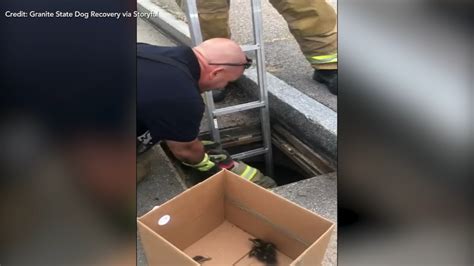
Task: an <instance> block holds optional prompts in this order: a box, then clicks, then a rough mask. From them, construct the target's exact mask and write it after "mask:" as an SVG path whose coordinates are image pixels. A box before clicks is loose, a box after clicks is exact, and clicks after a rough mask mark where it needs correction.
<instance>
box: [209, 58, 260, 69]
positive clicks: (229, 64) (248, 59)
mask: <svg viewBox="0 0 474 266" xmlns="http://www.w3.org/2000/svg"><path fill="white" fill-rule="evenodd" d="M245 60H247V62H246V63H243V64H235V63H208V64H209V65H215V66H243V67H244V69H248V68H250V66H252V59H250V58H248V57H245Z"/></svg>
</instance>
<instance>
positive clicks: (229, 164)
mask: <svg viewBox="0 0 474 266" xmlns="http://www.w3.org/2000/svg"><path fill="white" fill-rule="evenodd" d="M208 154H209V159H210V160H211V161H213V162H214V163H215V164H217V165H218V166H219V168H221V169H224V168H225V169H227V170H230V169H232V168H233V167H234V160H232V158H231V157H230V154H229V153H228V152H227V151H226V150H210V151H209V152H208Z"/></svg>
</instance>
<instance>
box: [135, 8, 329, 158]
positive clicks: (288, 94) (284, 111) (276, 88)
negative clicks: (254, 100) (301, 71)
mask: <svg viewBox="0 0 474 266" xmlns="http://www.w3.org/2000/svg"><path fill="white" fill-rule="evenodd" d="M137 9H138V11H139V12H153V13H156V14H158V16H151V17H150V18H148V21H149V22H150V23H152V24H154V25H155V26H157V27H158V28H160V29H161V30H162V31H164V32H165V33H166V34H168V35H170V36H171V37H173V38H174V39H176V40H177V41H178V42H180V43H183V44H186V45H191V39H190V34H189V28H188V25H187V24H186V23H185V22H183V21H181V20H178V19H177V18H176V17H175V16H174V15H172V14H170V13H169V12H167V11H166V10H165V9H163V8H160V7H159V6H157V5H156V4H154V3H152V2H151V1H150V0H138V1H137ZM246 76H247V77H248V78H249V79H251V80H252V81H254V82H256V81H257V74H256V71H255V69H249V70H247V71H246ZM266 76H267V88H268V94H269V101H270V109H271V113H272V117H273V118H276V119H278V120H281V121H283V122H284V123H285V124H286V125H288V126H290V127H291V128H293V129H297V130H294V131H293V134H295V135H296V136H298V137H299V138H301V139H302V140H304V142H306V143H307V144H308V145H310V146H311V147H312V148H314V149H318V150H322V151H324V152H325V153H326V154H327V155H328V156H329V157H331V158H333V159H336V158H337V113H336V112H335V111H333V110H332V109H330V108H328V107H326V106H325V105H323V104H321V103H319V102H318V101H316V100H314V99H312V98H310V97H308V96H307V95H305V94H303V93H301V92H300V91H299V90H297V89H295V88H294V87H292V86H290V85H288V84H287V83H286V82H284V81H282V80H280V79H279V78H277V77H275V76H274V75H272V74H271V73H268V72H266ZM244 80H245V79H244ZM252 87H253V86H244V89H246V90H247V91H248V92H250V93H251V94H254V93H255V90H254V89H252Z"/></svg>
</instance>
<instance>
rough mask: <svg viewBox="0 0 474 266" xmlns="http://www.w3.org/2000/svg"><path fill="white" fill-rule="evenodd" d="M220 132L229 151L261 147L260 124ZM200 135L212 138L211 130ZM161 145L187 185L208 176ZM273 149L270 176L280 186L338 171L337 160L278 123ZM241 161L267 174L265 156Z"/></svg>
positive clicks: (274, 126) (235, 152)
mask: <svg viewBox="0 0 474 266" xmlns="http://www.w3.org/2000/svg"><path fill="white" fill-rule="evenodd" d="M220 135H221V144H222V148H223V149H225V150H227V151H228V152H229V153H230V154H237V153H240V152H244V151H248V150H252V149H256V148H259V147H262V136H261V129H260V126H259V125H250V126H246V127H241V126H240V127H229V128H224V129H221V130H220ZM199 138H200V139H201V140H210V139H212V138H211V136H210V133H209V132H204V133H202V134H200V136H199ZM162 146H163V149H164V150H165V152H166V153H167V154H168V157H169V158H170V160H171V161H172V162H173V163H174V165H175V168H176V170H177V172H178V174H179V176H180V177H181V179H182V181H183V182H184V184H185V185H186V186H187V187H191V186H193V185H195V184H197V183H199V182H200V181H202V180H203V179H205V178H206V177H205V176H202V175H200V173H198V172H197V171H194V170H192V169H190V168H188V167H184V166H183V165H182V164H181V163H180V162H179V161H177V160H176V159H174V157H173V156H171V153H170V151H169V150H168V149H167V147H166V145H162ZM272 151H273V173H274V174H273V176H271V177H272V178H273V179H274V180H275V182H276V183H277V185H278V186H282V185H286V184H289V183H293V182H297V181H300V180H303V179H308V178H311V177H315V176H318V175H324V174H328V173H332V172H334V171H336V163H335V161H334V160H331V159H330V158H329V157H328V156H325V155H324V154H322V153H321V152H318V151H315V150H314V149H311V148H310V147H309V146H307V145H306V144H305V143H304V142H303V141H301V140H299V139H298V138H297V137H295V136H294V135H293V134H291V133H290V131H289V130H287V129H286V128H285V127H284V126H282V125H281V124H276V123H275V124H273V125H272ZM242 161H243V162H245V163H247V164H248V165H250V166H252V167H255V168H257V169H258V170H260V171H261V172H262V173H263V174H265V175H267V173H266V167H265V157H264V155H259V156H254V157H250V158H246V159H243V160H242Z"/></svg>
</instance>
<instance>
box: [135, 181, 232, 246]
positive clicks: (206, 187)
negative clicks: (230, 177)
mask: <svg viewBox="0 0 474 266" xmlns="http://www.w3.org/2000/svg"><path fill="white" fill-rule="evenodd" d="M224 181H225V180H224V178H222V176H221V174H219V173H218V174H216V175H215V178H210V179H207V180H205V181H203V182H201V183H199V184H197V185H196V186H194V187H193V188H191V189H188V190H186V191H184V192H183V193H181V194H180V195H179V196H177V197H175V198H173V199H171V200H169V201H168V202H166V203H165V204H163V205H161V206H159V207H157V208H154V209H153V210H152V211H150V212H148V213H147V214H145V215H143V216H142V217H140V218H139V221H141V222H142V223H143V224H144V225H145V226H147V227H149V228H150V229H151V230H152V231H154V232H156V233H158V234H159V235H161V236H162V237H163V238H165V239H166V240H167V241H169V242H171V243H172V244H173V245H175V246H176V247H177V248H179V249H181V250H183V249H185V248H186V247H188V246H189V245H191V244H192V243H194V242H196V241H197V240H198V239H200V238H201V237H203V236H204V235H206V234H207V233H209V232H210V231H212V230H213V229H214V228H216V227H217V226H218V225H220V224H221V223H222V222H223V221H224V200H223V197H224V196H223V186H224V185H223V183H224ZM166 216H167V217H166ZM164 218H167V219H164ZM160 219H162V220H164V222H165V223H160Z"/></svg>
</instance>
